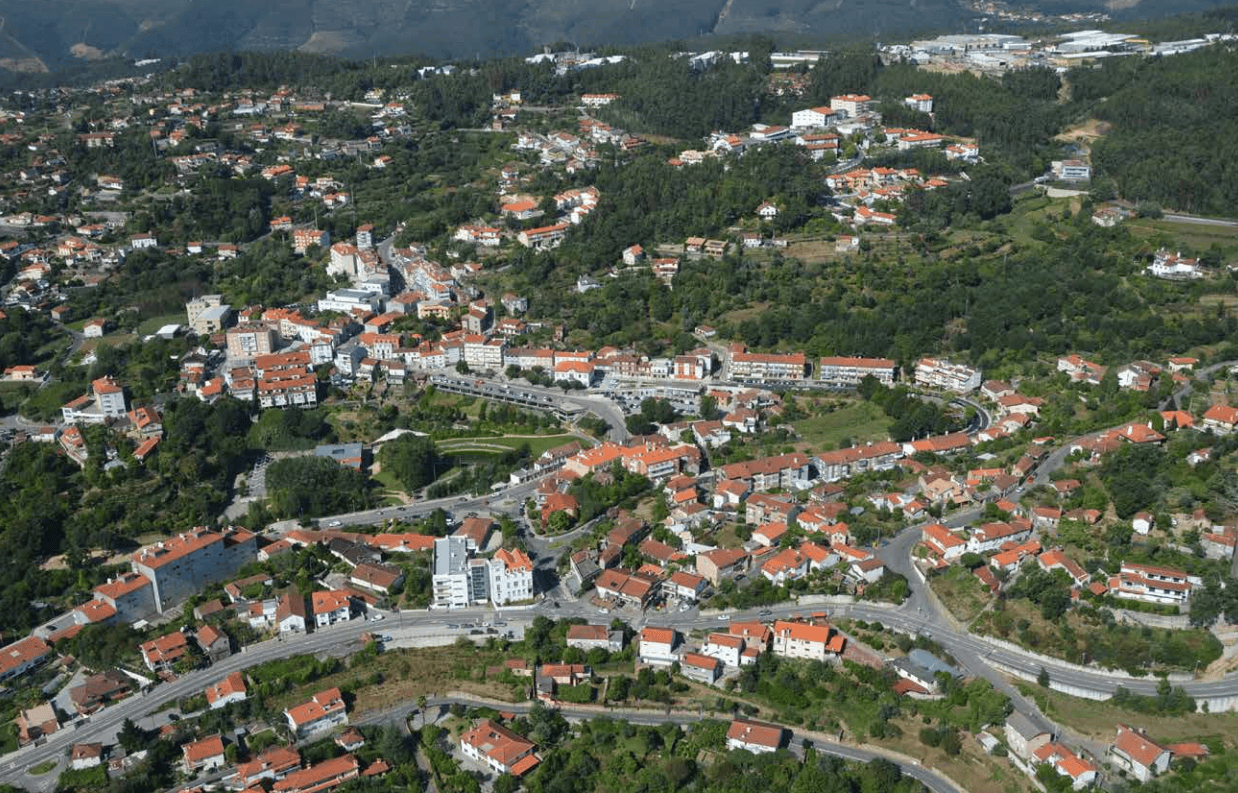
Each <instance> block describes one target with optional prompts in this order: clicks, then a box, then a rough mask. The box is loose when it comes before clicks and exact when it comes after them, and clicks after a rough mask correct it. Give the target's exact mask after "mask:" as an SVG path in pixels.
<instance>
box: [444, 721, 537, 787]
mask: <svg viewBox="0 0 1238 793" xmlns="http://www.w3.org/2000/svg"><path fill="white" fill-rule="evenodd" d="M536 748H537V745H536V744H535V743H533V742H532V741H530V740H529V739H527V738H525V737H524V736H522V735H518V734H516V733H514V732H512V731H511V730H509V729H507V728H506V727H503V726H501V725H499V724H497V723H495V722H494V721H492V720H490V719H482V720H481V721H479V722H477V724H475V725H474V726H473V728H472V729H470V730H467V731H465V732H464V733H463V734H462V735H461V736H460V751H461V752H463V753H464V756H465V757H468V758H469V759H471V760H474V761H476V762H478V763H481V764H483V765H485V766H486V767H488V768H489V769H490V770H491V771H492V772H494V773H495V774H496V775H497V774H511V775H512V776H515V777H519V776H522V775H524V774H525V773H527V772H528V771H529V770H531V769H532V768H534V767H535V766H537V764H538V763H539V762H541V761H540V759H539V758H538V757H537V755H535V754H534V753H533V750H534V749H536Z"/></svg>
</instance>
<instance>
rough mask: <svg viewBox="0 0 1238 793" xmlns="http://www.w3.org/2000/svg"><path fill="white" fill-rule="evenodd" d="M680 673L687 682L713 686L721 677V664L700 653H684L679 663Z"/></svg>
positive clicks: (715, 659)
mask: <svg viewBox="0 0 1238 793" xmlns="http://www.w3.org/2000/svg"><path fill="white" fill-rule="evenodd" d="M679 671H680V673H681V674H682V675H683V676H684V677H686V678H688V679H689V680H695V681H697V682H698V683H704V684H706V685H713V684H714V683H715V682H717V680H718V678H720V677H722V663H721V662H720V661H719V660H718V659H717V658H711V657H710V656H708V655H701V654H700V653H684V655H683V658H681V659H680V661H679Z"/></svg>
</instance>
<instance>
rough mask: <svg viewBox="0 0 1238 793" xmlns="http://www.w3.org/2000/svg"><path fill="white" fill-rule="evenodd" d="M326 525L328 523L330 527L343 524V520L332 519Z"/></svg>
mask: <svg viewBox="0 0 1238 793" xmlns="http://www.w3.org/2000/svg"><path fill="white" fill-rule="evenodd" d="M327 525H328V526H330V527H331V528H335V527H336V526H343V525H344V522H343V521H339V520H333V521H331V522H330V523H328V524H327Z"/></svg>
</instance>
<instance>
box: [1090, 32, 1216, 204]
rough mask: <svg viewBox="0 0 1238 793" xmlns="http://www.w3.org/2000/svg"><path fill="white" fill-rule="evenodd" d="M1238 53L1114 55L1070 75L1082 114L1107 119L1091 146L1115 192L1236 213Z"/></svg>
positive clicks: (1102, 176) (1097, 164) (1098, 167)
mask: <svg viewBox="0 0 1238 793" xmlns="http://www.w3.org/2000/svg"><path fill="white" fill-rule="evenodd" d="M1236 72H1238V52H1234V51H1233V50H1232V49H1229V48H1226V47H1220V46H1217V47H1207V48H1205V49H1202V50H1198V51H1196V52H1191V53H1186V54H1184V55H1174V56H1172V57H1162V58H1146V59H1136V58H1113V59H1110V60H1107V61H1104V62H1102V63H1101V64H1100V65H1099V66H1097V67H1095V68H1089V69H1073V70H1071V71H1070V72H1069V73H1068V74H1067V81H1068V82H1069V84H1070V87H1071V98H1072V104H1073V105H1074V107H1075V109H1076V112H1077V113H1078V114H1081V115H1082V114H1087V115H1090V116H1091V117H1093V118H1096V119H1099V120H1100V121H1102V122H1105V124H1106V125H1107V127H1108V128H1107V131H1106V132H1105V134H1104V135H1103V136H1102V137H1100V138H1099V139H1098V140H1097V141H1096V142H1095V144H1093V146H1092V160H1093V165H1094V167H1095V169H1096V174H1097V177H1098V178H1100V179H1102V180H1109V181H1111V183H1112V188H1113V191H1114V192H1115V193H1116V195H1118V196H1120V197H1122V198H1125V199H1127V200H1129V201H1133V202H1139V201H1148V202H1155V203H1158V204H1160V205H1161V206H1163V207H1166V208H1172V209H1175V210H1179V211H1182V212H1191V213H1197V214H1202V215H1219V216H1228V217H1232V216H1234V215H1238V138H1235V136H1234V129H1235V125H1238V84H1235V81H1234V79H1233V76H1234V74H1235V73H1236Z"/></svg>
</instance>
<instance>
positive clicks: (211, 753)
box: [181, 735, 226, 774]
mask: <svg viewBox="0 0 1238 793" xmlns="http://www.w3.org/2000/svg"><path fill="white" fill-rule="evenodd" d="M181 752H182V754H183V758H184V767H185V773H186V774H196V773H198V772H199V771H214V770H215V769H217V768H223V767H224V765H225V764H226V761H225V760H224V741H223V738H221V737H220V736H218V735H212V736H211V737H209V738H203V739H202V740H200V741H193V742H191V743H187V744H185V745H184V746H182V747H181Z"/></svg>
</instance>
